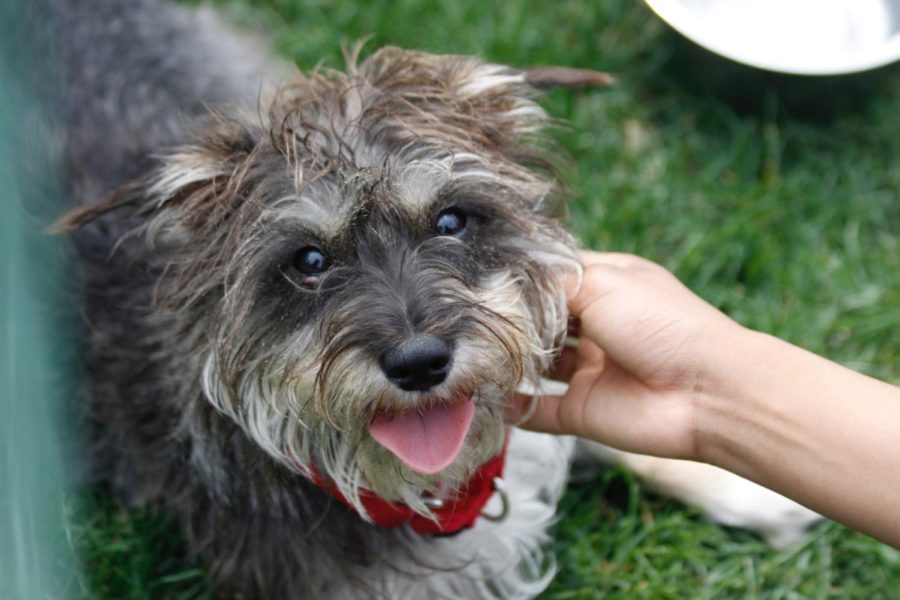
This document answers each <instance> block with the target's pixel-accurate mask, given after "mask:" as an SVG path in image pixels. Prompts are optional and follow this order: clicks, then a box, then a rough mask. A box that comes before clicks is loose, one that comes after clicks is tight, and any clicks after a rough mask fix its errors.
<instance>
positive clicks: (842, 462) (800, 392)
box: [696, 330, 900, 547]
mask: <svg viewBox="0 0 900 600" xmlns="http://www.w3.org/2000/svg"><path fill="white" fill-rule="evenodd" d="M738 338H739V339H737V340H733V341H734V342H735V343H733V344H727V345H725V347H723V348H721V349H720V350H721V352H722V353H721V354H720V355H719V356H717V357H716V358H715V363H716V367H715V369H714V372H713V373H711V376H710V383H709V385H707V386H706V387H705V388H704V389H702V390H701V393H700V394H699V395H698V400H697V403H698V404H697V407H696V408H697V411H696V415H697V417H696V440H697V452H698V453H699V455H700V456H699V457H700V458H701V459H702V460H704V461H706V462H710V463H712V464H715V465H718V466H720V467H723V468H725V469H727V470H730V471H733V472H735V473H738V474H739V475H743V476H744V477H747V478H748V479H750V480H753V481H756V482H757V483H760V484H762V485H764V486H766V487H769V488H771V489H773V490H775V491H778V492H780V493H782V494H784V495H786V496H788V497H791V498H793V499H795V500H797V501H798V502H800V503H801V504H804V505H806V506H808V507H810V508H812V509H813V510H816V511H818V512H820V513H822V514H823V515H826V516H828V517H831V518H833V519H835V520H837V521H840V522H842V523H845V524H847V525H849V526H850V527H853V528H855V529H859V530H860V531H863V532H865V533H868V534H869V535H872V536H873V537H876V538H879V539H881V540H882V541H885V542H887V543H889V544H892V545H894V546H897V547H900V388H897V387H895V386H891V385H888V384H886V383H882V382H880V381H877V380H874V379H871V378H868V377H865V376H863V375H860V374H858V373H855V372H853V371H850V370H849V369H845V368H843V367H840V366H839V365H836V364H834V363H831V362H829V361H827V360H825V359H823V358H821V357H818V356H816V355H814V354H811V353H809V352H806V351H804V350H801V349H800V348H797V347H795V346H791V345H790V344H787V343H785V342H782V341H781V340H778V339H776V338H773V337H770V336H767V335H763V334H758V333H755V332H750V331H746V330H743V331H742V333H741V334H740V335H739V336H738Z"/></svg>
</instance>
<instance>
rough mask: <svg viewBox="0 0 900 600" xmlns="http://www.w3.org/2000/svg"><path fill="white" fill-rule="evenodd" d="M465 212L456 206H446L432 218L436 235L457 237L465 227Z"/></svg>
mask: <svg viewBox="0 0 900 600" xmlns="http://www.w3.org/2000/svg"><path fill="white" fill-rule="evenodd" d="M466 221H467V219H466V214H465V213H464V212H463V211H461V210H459V209H458V208H448V209H446V210H443V211H441V212H440V214H438V216H437V218H436V219H435V220H434V231H435V233H437V234H438V235H449V236H453V237H459V236H460V235H462V232H463V231H465V229H466Z"/></svg>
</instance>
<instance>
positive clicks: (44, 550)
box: [0, 0, 77, 600]
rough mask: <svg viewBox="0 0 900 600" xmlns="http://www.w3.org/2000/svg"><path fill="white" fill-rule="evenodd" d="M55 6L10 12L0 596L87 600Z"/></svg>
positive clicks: (0, 171) (3, 108)
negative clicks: (75, 549)
mask: <svg viewBox="0 0 900 600" xmlns="http://www.w3.org/2000/svg"><path fill="white" fill-rule="evenodd" d="M49 6H50V5H49V3H48V2H47V1H45V0H40V1H38V2H34V1H31V0H21V1H19V0H14V1H12V2H7V3H4V5H3V6H2V7H0V182H2V185H0V210H2V213H3V218H2V219H0V281H2V284H0V311H2V318H0V344H2V345H0V598H3V599H5V600H19V599H22V600H31V599H40V598H65V597H69V596H75V595H76V590H75V589H74V588H73V586H74V585H75V582H76V581H77V578H76V577H75V576H74V575H75V570H74V568H75V561H74V559H73V556H72V552H71V549H70V547H69V544H68V543H67V537H66V530H65V524H64V514H65V511H64V499H65V497H64V494H63V492H64V490H65V487H66V484H67V478H71V472H72V471H73V469H72V466H73V465H70V464H66V461H67V460H71V458H72V456H73V453H72V452H71V451H70V447H69V441H70V437H71V423H70V422H66V421H67V420H68V419H66V411H67V410H70V408H69V407H70V406H71V404H72V403H71V402H70V401H69V399H70V397H71V396H72V395H73V394H72V392H71V390H72V389H74V388H73V387H72V378H71V377H69V376H68V375H67V373H66V372H65V371H66V369H65V368H64V367H63V365H66V364H71V361H70V360H67V359H66V358H67V352H68V351H69V349H70V348H72V342H73V341H74V340H73V335H72V331H74V328H73V327H72V321H71V318H70V316H68V315H67V310H68V309H67V308H66V307H67V306H71V305H72V303H71V302H67V301H66V298H67V296H68V295H70V294H71V291H69V290H66V289H65V285H66V284H64V283H61V282H65V281H68V280H70V278H68V277H63V276H62V275H63V274H64V273H65V271H64V269H63V267H64V265H65V260H64V257H65V254H66V253H65V248H64V245H65V242H64V240H61V239H57V238H53V237H51V236H48V235H46V234H44V233H43V229H44V228H45V227H46V225H47V223H48V222H49V221H50V220H51V219H52V217H53V215H54V214H56V213H57V212H58V211H59V209H60V206H61V204H62V203H61V199H62V193H61V186H60V178H59V171H60V167H61V165H60V164H59V162H58V158H56V157H55V156H54V154H53V152H54V147H53V145H52V143H51V140H53V139H54V137H55V136H54V135H53V134H54V128H55V124H56V123H58V117H59V114H58V112H57V111H56V110H55V109H56V107H55V106H53V105H52V100H51V99H54V98H58V97H59V95H58V94H53V93H50V92H52V90H53V89H54V88H55V85H56V83H57V81H58V80H57V78H56V77H55V75H56V74H57V72H58V71H57V69H56V67H55V63H54V61H53V59H52V57H53V52H52V46H51V44H50V42H51V40H53V39H54V35H53V34H54V32H55V30H54V28H53V26H52V19H51V18H50V11H49V10H47V9H48V8H49Z"/></svg>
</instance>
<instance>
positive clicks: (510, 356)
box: [204, 252, 574, 516]
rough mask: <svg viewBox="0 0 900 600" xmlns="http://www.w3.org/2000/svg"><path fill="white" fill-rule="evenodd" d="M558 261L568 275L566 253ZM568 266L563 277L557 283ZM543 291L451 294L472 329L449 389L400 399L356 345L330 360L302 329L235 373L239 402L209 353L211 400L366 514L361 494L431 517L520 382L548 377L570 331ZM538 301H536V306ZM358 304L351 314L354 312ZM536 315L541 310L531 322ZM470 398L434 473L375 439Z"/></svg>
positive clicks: (553, 295)
mask: <svg viewBox="0 0 900 600" xmlns="http://www.w3.org/2000/svg"><path fill="white" fill-rule="evenodd" d="M550 256H553V257H554V260H555V261H558V262H559V263H560V264H564V265H565V266H566V267H567V268H570V267H572V266H573V262H574V261H573V259H572V258H571V255H570V254H568V253H566V254H556V253H555V252H552V253H544V256H543V258H545V259H547V258H548V257H550ZM562 274H563V270H562V269H561V270H560V276H562ZM557 283H558V284H557V285H548V286H545V290H544V291H543V293H542V294H540V295H538V296H535V295H534V294H529V295H526V294H523V293H522V290H523V285H527V282H524V281H520V280H519V279H517V277H516V276H515V275H514V272H513V271H510V272H504V273H501V274H498V275H495V276H493V277H491V278H490V280H489V281H488V282H486V284H485V285H483V286H482V287H481V289H480V290H478V291H474V290H468V289H460V290H455V293H456V295H457V296H463V297H464V298H465V301H464V302H461V303H460V305H461V306H466V307H468V308H466V309H464V310H467V311H469V312H470V313H472V314H468V315H464V316H467V317H468V318H467V319H466V322H468V323H470V324H471V323H475V324H476V325H475V327H474V328H473V327H471V326H470V327H469V329H468V331H467V332H466V333H464V334H463V335H461V336H459V337H457V339H456V344H457V347H456V352H455V356H454V362H453V368H452V370H451V372H450V374H449V376H448V378H447V380H446V381H444V382H443V383H441V384H440V385H439V386H437V387H435V388H433V389H431V390H428V391H426V392H404V391H402V390H400V389H399V388H397V387H395V386H394V385H393V384H392V383H390V382H389V381H388V380H387V378H386V377H385V376H384V375H383V373H382V372H381V371H380V369H379V367H378V365H377V363H376V362H375V361H374V360H372V359H371V358H369V357H368V356H367V355H366V353H365V352H363V351H362V350H361V349H359V348H355V347H349V348H343V349H341V350H340V351H339V352H337V353H335V354H333V355H331V357H330V359H329V361H328V365H327V367H324V366H323V361H322V358H323V356H328V355H329V354H330V350H332V349H330V348H329V345H328V344H327V343H325V344H323V343H322V342H321V341H320V335H319V330H318V328H316V327H307V328H304V329H302V330H300V331H298V332H296V333H295V334H294V335H292V336H291V337H290V339H288V340H286V341H285V342H284V343H283V344H282V345H280V346H279V347H277V348H273V349H272V350H271V351H269V352H267V353H266V354H265V356H258V357H257V358H256V360H254V361H253V362H252V364H250V365H249V366H246V367H245V368H243V369H242V372H241V374H240V376H239V383H238V393H237V396H238V398H239V401H237V402H235V401H233V400H232V395H231V394H230V393H229V392H228V386H226V385H224V384H223V381H224V378H223V369H229V368H230V367H232V365H228V364H222V360H221V357H220V356H219V355H217V354H215V353H212V352H211V353H210V354H209V356H208V358H207V360H206V365H205V369H204V389H205V392H206V395H207V397H208V398H209V400H210V401H211V402H212V403H213V404H214V405H215V406H216V407H217V408H218V409H219V410H220V411H222V412H224V413H225V414H227V415H228V416H230V417H231V418H232V419H234V420H235V421H236V422H237V423H238V424H239V425H240V426H241V427H242V429H243V430H244V431H245V432H246V434H247V435H248V436H249V437H250V438H251V439H253V440H254V442H255V443H257V444H258V445H259V446H260V447H261V448H263V449H264V450H265V451H266V452H267V453H268V454H269V455H270V456H272V457H273V458H274V459H276V460H277V461H279V462H280V463H281V464H283V465H285V466H287V467H288V468H290V469H292V470H294V471H297V472H300V473H303V474H304V475H307V476H309V475H310V474H312V473H316V474H318V475H319V476H321V477H323V478H324V479H325V480H327V481H330V482H331V483H332V484H333V485H334V486H335V487H336V489H337V490H338V491H339V492H340V493H341V494H342V495H343V496H344V497H345V498H346V499H347V500H348V501H349V502H350V503H351V504H352V505H353V506H354V507H355V508H356V510H357V511H358V512H359V513H360V514H361V515H366V510H365V508H364V506H363V504H362V501H361V498H360V496H361V493H362V492H363V491H366V490H367V491H371V492H374V493H375V494H377V495H378V496H379V497H382V498H384V499H386V500H388V501H393V502H402V503H404V504H406V505H408V506H409V507H410V508H412V509H413V510H415V511H416V512H418V513H420V514H423V515H426V516H428V515H431V513H430V510H429V508H428V506H427V504H426V502H424V501H423V495H437V496H441V495H444V494H447V493H452V491H453V490H455V489H457V488H458V487H459V486H460V485H461V484H462V483H464V482H465V481H467V480H468V479H469V478H470V477H471V476H472V474H473V473H474V472H475V471H476V470H477V469H478V468H479V467H480V466H481V465H482V464H484V463H486V462H487V461H488V460H490V459H491V458H492V457H493V456H495V455H496V454H497V453H498V452H500V451H501V449H502V446H503V444H504V440H505V436H506V427H507V413H508V410H509V408H510V406H511V398H512V394H513V392H514V391H515V389H516V387H517V386H518V385H519V384H520V383H522V382H523V381H527V382H529V383H530V384H532V385H533V384H534V383H536V382H538V381H539V378H540V375H541V374H542V373H544V372H546V370H547V368H548V366H549V363H550V361H551V360H552V358H553V353H554V348H555V346H556V344H557V343H558V341H559V339H560V338H561V335H562V334H563V333H564V332H565V327H566V310H565V304H564V303H565V297H564V293H563V292H562V285H561V282H557ZM535 302H537V305H535ZM351 308H352V307H351ZM535 311H538V312H539V314H535ZM460 397H464V398H471V400H472V402H473V403H474V412H475V414H474V418H473V420H472V423H471V426H470V427H469V430H468V432H467V434H466V437H465V441H464V443H463V446H462V448H461V450H460V451H459V453H458V454H457V455H456V456H455V458H454V459H453V461H452V463H451V464H450V465H449V466H447V467H446V468H444V469H442V470H440V472H438V473H435V474H431V475H429V474H424V473H421V472H418V471H417V470H415V469H413V468H410V466H408V465H407V464H405V462H404V461H403V460H400V459H399V458H398V457H397V456H395V455H394V454H393V453H392V452H391V451H390V450H388V449H387V448H386V447H384V446H383V445H381V444H380V443H378V442H377V441H375V439H373V437H372V435H371V434H370V431H369V426H370V424H371V422H372V420H373V419H375V418H376V417H378V416H379V415H383V414H392V413H397V412H403V411H410V410H421V409H425V408H428V407H430V406H433V405H435V404H438V403H448V402H454V401H457V400H458V399H459V398H460Z"/></svg>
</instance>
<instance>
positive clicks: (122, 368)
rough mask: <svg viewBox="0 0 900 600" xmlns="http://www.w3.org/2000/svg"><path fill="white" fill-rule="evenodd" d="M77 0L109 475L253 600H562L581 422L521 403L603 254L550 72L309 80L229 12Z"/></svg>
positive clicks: (80, 106) (96, 418)
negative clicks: (517, 406) (566, 489)
mask: <svg viewBox="0 0 900 600" xmlns="http://www.w3.org/2000/svg"><path fill="white" fill-rule="evenodd" d="M60 10H61V11H62V27H63V32H64V34H63V36H62V39H63V54H64V56H65V60H66V74H67V86H66V97H65V101H66V103H67V107H68V109H67V128H68V138H67V146H66V156H67V160H68V164H69V171H70V177H71V186H72V195H73V197H74V202H75V205H74V208H73V209H72V210H71V211H70V212H69V213H68V214H66V215H65V216H64V217H63V218H62V220H61V221H60V222H59V223H58V226H59V227H60V228H61V229H73V230H75V232H74V236H75V239H76V244H77V247H78V250H79V254H80V257H81V259H82V264H83V277H84V296H85V303H86V308H85V317H86V322H87V363H88V381H89V391H88V394H89V397H90V407H91V411H90V417H91V420H92V423H93V425H94V429H95V431H94V437H93V446H92V448H93V450H92V459H93V462H92V466H93V469H94V472H95V473H96V475H97V477H98V478H99V479H101V480H104V481H107V482H109V483H110V484H111V486H112V488H113V489H114V491H115V492H116V493H117V494H119V495H120V497H122V498H124V499H125V501H126V502H128V503H129V504H131V505H139V504H146V503H153V504H159V505H163V506H164V507H165V508H166V509H167V510H168V511H169V512H171V513H172V514H173V515H175V516H176V517H177V519H178V520H179V522H180V524H181V526H182V529H183V532H184V534H185V537H186V539H187V543H188V545H189V548H190V549H191V551H192V552H196V553H199V554H200V555H202V556H203V557H204V558H205V560H206V561H207V562H208V564H209V566H210V569H211V573H212V576H213V579H214V580H215V582H216V585H217V590H218V593H219V594H220V595H223V596H238V597H242V598H265V599H278V598H307V597H332V598H342V599H343V598H354V597H360V598H370V597H385V598H401V597H402V598H407V597H415V598H436V597H452V598H489V597H502V598H508V597H509V598H511V597H529V596H533V595H535V594H537V593H539V592H540V591H541V590H542V589H543V588H544V587H545V586H546V584H547V583H548V581H549V579H550V577H551V576H552V574H553V570H554V568H553V561H552V558H550V557H548V556H546V555H545V554H544V553H543V550H542V546H543V544H544V542H545V541H546V534H545V530H546V528H547V527H548V525H549V524H550V523H551V521H552V518H553V512H554V508H555V504H556V501H557V499H558V497H559V495H560V493H561V490H562V488H563V485H564V482H565V478H566V471H567V466H568V461H569V457H570V454H571V450H572V442H571V441H569V440H566V439H559V438H551V437H548V436H541V435H537V434H532V433H525V432H521V431H513V430H511V429H510V428H509V424H508V423H507V418H506V417H507V415H506V413H507V411H508V409H509V408H510V398H511V395H512V393H513V391H514V390H515V389H516V388H517V387H518V386H520V385H523V384H531V385H532V386H533V385H536V384H537V382H538V381H539V380H540V376H541V375H542V374H543V373H545V371H546V370H547V369H548V367H549V365H550V363H551V361H552V359H553V357H554V355H555V352H556V349H557V348H558V347H559V345H560V343H561V341H562V339H563V337H564V335H565V333H566V321H567V315H566V307H565V297H564V293H563V291H562V286H561V278H562V277H564V276H565V275H566V274H567V273H569V272H571V271H573V270H576V271H577V269H578V265H577V262H576V261H575V259H574V252H573V251H574V243H573V239H572V238H571V237H570V235H569V234H568V233H566V231H565V230H564V229H563V228H562V227H561V226H560V224H559V222H558V221H557V219H556V216H557V208H558V205H559V199H558V195H557V193H556V187H555V185H554V181H553V178H552V175H551V170H549V169H548V161H547V160H546V152H547V148H548V142H547V140H546V139H545V138H544V137H542V129H543V128H544V126H545V124H546V121H547V118H546V115H545V113H544V111H543V110H542V109H541V108H540V107H539V106H538V105H537V104H535V102H534V100H533V90H532V87H531V85H529V78H528V76H527V74H525V73H523V72H521V71H517V70H515V69H511V68H507V67H502V66H497V65H492V64H486V63H484V62H481V61H479V60H476V59H472V58H465V57H459V56H433V55H428V54H423V53H418V52H411V51H404V50H399V49H396V48H385V49H383V50H380V51H378V52H375V53H374V54H372V55H371V56H370V57H369V58H367V59H366V60H363V61H360V60H358V59H357V57H356V56H355V55H353V56H351V57H350V58H349V60H348V66H347V70H346V72H340V73H339V72H332V71H326V70H320V71H317V72H314V73H312V74H308V75H299V74H296V73H293V72H291V71H290V69H287V68H286V67H284V66H283V65H280V64H278V63H275V62H273V61H272V60H271V59H270V58H269V56H268V53H267V52H266V51H265V48H264V46H263V45H262V44H258V43H257V42H256V41H254V40H253V39H251V38H249V37H247V36H245V35H242V34H239V33H237V32H235V31H233V30H232V29H231V28H229V27H228V26H227V25H225V24H224V23H222V22H221V21H220V20H219V19H218V18H216V17H215V16H214V15H213V14H212V13H211V12H209V11H208V10H204V9H201V10H197V9H192V8H187V7H181V6H175V5H170V4H166V3H162V2H154V1H151V0H68V1H67V2H63V3H60ZM351 54H352V53H351Z"/></svg>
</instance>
